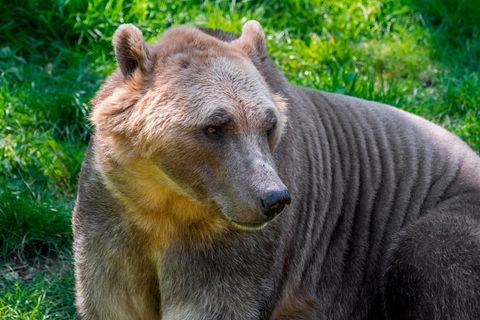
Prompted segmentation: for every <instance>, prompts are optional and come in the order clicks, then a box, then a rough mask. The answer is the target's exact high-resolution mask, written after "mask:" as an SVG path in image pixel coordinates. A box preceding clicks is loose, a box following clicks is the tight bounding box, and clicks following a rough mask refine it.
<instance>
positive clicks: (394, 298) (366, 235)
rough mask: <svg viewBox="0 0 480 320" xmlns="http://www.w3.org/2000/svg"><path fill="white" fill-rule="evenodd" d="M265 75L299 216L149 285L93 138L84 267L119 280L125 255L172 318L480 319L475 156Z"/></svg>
mask: <svg viewBox="0 0 480 320" xmlns="http://www.w3.org/2000/svg"><path fill="white" fill-rule="evenodd" d="M206 32H208V33H210V34H213V35H215V36H217V37H219V38H222V39H226V40H231V39H232V35H230V34H226V33H221V32H214V31H206ZM256 67H257V68H258V69H259V71H260V72H261V73H262V75H263V76H264V77H265V79H266V80H267V83H268V84H269V86H270V87H271V88H272V91H274V92H279V93H280V94H281V95H282V96H283V97H285V98H286V100H287V103H288V105H289V120H288V122H287V128H286V132H285V134H284V136H283V138H282V140H281V142H280V145H279V146H278V147H277V149H276V150H275V153H274V157H275V159H276V165H277V169H278V173H279V175H280V177H281V179H282V180H283V181H284V182H285V184H286V186H287V187H288V189H289V190H290V193H291V195H292V203H291V205H290V206H288V207H287V208H286V209H285V210H284V212H282V214H280V215H279V216H278V217H277V218H276V219H275V220H274V221H273V222H271V223H270V224H269V225H267V227H265V228H264V229H262V230H260V231H257V232H253V233H240V232H239V233H232V234H231V235H230V237H228V238H225V239H222V240H221V241H218V243H215V245H214V246H209V245H202V244H201V243H199V244H192V243H176V244H175V245H174V246H172V247H170V248H169V249H168V251H167V252H166V254H165V256H164V258H163V259H162V261H161V268H160V269H161V272H160V273H159V277H160V278H159V279H156V278H155V277H153V278H152V277H150V276H149V273H148V272H147V271H145V270H144V269H142V267H141V266H142V261H141V258H139V257H137V256H136V251H137V250H136V246H137V245H139V244H141V239H140V240H138V241H130V238H129V237H130V236H129V235H128V234H129V232H128V231H125V230H124V229H122V223H121V222H120V221H119V217H118V215H117V214H116V211H117V210H120V209H119V208H118V205H117V204H116V200H114V198H113V197H112V196H109V195H108V194H109V193H108V191H107V190H106V188H105V186H103V185H102V183H101V182H100V181H101V180H100V179H99V174H98V172H96V171H95V167H94V166H93V165H92V158H93V156H92V149H94V148H95V137H94V138H93V139H92V142H91V145H90V148H89V154H88V155H87V156H86V161H85V163H84V165H83V168H82V173H81V177H80V183H79V193H78V200H77V204H76V210H75V215H74V218H73V224H74V237H75V250H76V260H77V262H76V266H77V269H81V268H82V266H84V265H86V264H85V263H83V262H82V256H83V253H84V252H85V251H88V250H91V251H95V252H99V253H98V255H99V256H98V261H99V262H98V263H99V264H100V265H98V266H97V267H96V270H93V271H92V272H94V273H95V272H97V273H98V274H101V273H108V272H111V273H112V274H115V272H116V271H114V270H113V271H112V270H105V269H102V265H101V263H102V261H104V260H107V259H109V257H107V256H108V253H105V252H109V250H112V252H113V251H115V252H118V250H120V249H119V248H123V255H122V256H121V257H120V258H118V259H120V260H121V259H128V260H129V261H130V262H132V261H136V260H135V259H139V262H138V263H133V265H135V266H138V268H137V270H136V271H135V270H132V272H138V278H139V281H144V282H145V284H146V285H150V286H152V288H158V289H159V290H158V291H157V294H155V295H152V297H151V301H150V302H149V303H151V304H152V305H156V306H157V308H158V309H161V310H162V312H163V319H199V320H200V319H205V320H207V319H270V318H271V317H272V314H273V313H274V312H275V317H276V318H277V319H293V318H296V319H464V320H467V319H472V320H473V319H480V221H479V220H480V158H479V157H478V156H477V154H475V152H473V151H472V150H471V149H470V148H469V147H468V146H467V145H466V144H465V143H463V142H462V141H461V140H460V139H458V138H457V137H455V136H454V135H452V134H450V133H448V132H446V131H445V130H444V129H441V128H440V127H438V126H435V125H433V124H431V123H429V122H427V121H425V120H423V119H420V118H418V117H416V116H413V115H410V114H408V113H405V112H402V111H399V110H397V109H395V108H393V107H390V106H386V105H382V104H379V103H375V102H369V101H365V100H361V99H356V98H351V97H347V96H343V95H337V94H331V93H324V92H319V91H315V90H310V89H304V88H298V87H295V86H293V85H291V84H289V83H288V82H287V80H286V79H285V78H284V77H283V75H282V74H281V73H280V72H279V71H277V69H276V68H275V67H274V65H273V63H272V62H271V61H270V60H269V59H266V60H265V61H263V63H262V65H257V66H256ZM104 235H108V237H109V238H108V239H105V238H104ZM100 252H101V253H100ZM115 259H117V258H115ZM82 263H83V264H82ZM118 263H119V264H121V261H119V262H118ZM100 278H101V277H100ZM83 280H84V281H87V280H86V279H83ZM95 281H98V280H95ZM97 285H98V284H97ZM102 285H103V286H105V288H106V289H105V290H125V288H124V287H123V286H122V284H119V283H115V282H114V281H113V282H111V283H110V282H109V283H103V284H102ZM295 304H297V305H298V308H296V307H295ZM292 305H293V307H292ZM92 308H94V307H93V306H92ZM292 308H293V309H295V310H296V311H295V312H292ZM132 318H133V316H132ZM85 319H96V317H95V313H94V310H93V309H92V313H91V315H90V316H89V317H85Z"/></svg>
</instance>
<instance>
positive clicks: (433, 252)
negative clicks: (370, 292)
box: [384, 210, 480, 320]
mask: <svg viewBox="0 0 480 320" xmlns="http://www.w3.org/2000/svg"><path fill="white" fill-rule="evenodd" d="M472 211H476V212H474V214H472ZM479 214H480V210H479V211H477V210H469V213H464V212H453V211H449V212H445V211H443V212H437V213H435V212H431V213H429V214H427V215H425V216H424V217H422V218H421V219H420V220H419V221H417V222H415V223H414V224H412V225H411V226H409V227H407V228H406V229H405V230H403V231H402V232H401V233H400V234H399V236H398V239H397V241H396V245H395V246H394V247H393V248H392V250H391V251H390V258H389V260H388V265H387V269H386V273H385V283H384V302H385V305H384V307H385V312H386V318H387V319H388V320H394V319H421V320H427V319H428V320H436V319H442V320H443V319H445V320H448V319H459V320H460V319H461V320H474V319H477V320H478V319H480V223H479V219H478V216H479ZM475 215H476V217H475Z"/></svg>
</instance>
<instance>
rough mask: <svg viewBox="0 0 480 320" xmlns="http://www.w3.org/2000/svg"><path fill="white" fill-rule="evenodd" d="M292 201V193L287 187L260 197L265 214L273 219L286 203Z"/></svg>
mask: <svg viewBox="0 0 480 320" xmlns="http://www.w3.org/2000/svg"><path fill="white" fill-rule="evenodd" d="M290 201H291V198H290V193H289V192H288V190H286V189H285V190H280V191H271V192H269V193H267V194H266V195H265V196H264V197H263V198H261V199H260V203H261V205H262V210H263V214H264V215H265V216H266V217H267V218H269V219H273V218H274V217H275V216H276V215H277V214H279V213H280V212H281V211H282V210H283V208H285V205H286V204H290Z"/></svg>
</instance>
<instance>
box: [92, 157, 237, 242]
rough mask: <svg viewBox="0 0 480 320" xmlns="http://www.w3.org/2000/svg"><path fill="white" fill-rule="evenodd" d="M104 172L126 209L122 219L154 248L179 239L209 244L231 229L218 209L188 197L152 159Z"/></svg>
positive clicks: (107, 183)
mask: <svg viewBox="0 0 480 320" xmlns="http://www.w3.org/2000/svg"><path fill="white" fill-rule="evenodd" d="M109 166H110V168H109ZM101 171H102V172H104V175H103V176H104V180H105V183H106V186H107V188H108V189H109V190H110V192H112V194H113V196H115V197H116V198H118V199H119V200H120V201H121V203H122V204H123V206H124V210H123V212H122V218H123V219H125V220H126V221H127V222H129V223H133V225H134V226H136V227H137V229H138V230H140V232H143V233H144V234H145V235H147V236H148V237H149V238H150V239H151V241H152V245H153V246H154V247H165V246H168V245H169V244H170V243H172V242H173V241H178V240H179V239H181V240H187V241H193V242H199V241H200V242H202V243H204V242H209V241H212V240H213V239H215V238H216V237H217V236H218V235H220V234H222V233H224V232H225V231H226V230H227V229H228V228H229V226H228V222H227V221H226V220H225V219H224V218H222V217H221V215H220V214H219V213H218V212H217V211H216V209H215V208H212V207H208V206H205V205H203V204H201V203H199V202H197V201H195V200H193V199H191V198H190V197H188V196H186V195H184V192H182V190H181V189H180V188H179V187H178V186H177V185H175V184H174V182H172V181H171V180H170V179H169V178H168V177H167V176H166V175H165V174H164V173H163V172H162V171H161V170H160V168H159V167H158V166H157V165H156V164H155V163H154V162H153V161H151V160H147V159H137V160H133V161H129V162H128V163H127V164H124V165H118V164H116V165H114V166H113V167H112V164H111V163H110V164H106V165H104V168H103V169H102V170H101Z"/></svg>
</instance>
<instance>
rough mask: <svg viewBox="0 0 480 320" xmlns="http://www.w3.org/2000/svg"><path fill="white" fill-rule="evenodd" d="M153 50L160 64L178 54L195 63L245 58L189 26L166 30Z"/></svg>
mask: <svg viewBox="0 0 480 320" xmlns="http://www.w3.org/2000/svg"><path fill="white" fill-rule="evenodd" d="M153 49H154V52H155V54H156V56H157V59H159V60H161V61H162V62H166V61H167V60H168V59H169V58H171V57H173V56H178V55H179V54H183V56H184V57H188V58H191V59H192V60H197V61H198V60H202V59H207V58H212V57H246V55H245V53H243V52H242V51H241V50H239V49H238V48H235V47H234V46H232V45H231V44H230V43H228V42H224V41H222V40H220V39H218V38H215V37H213V36H211V35H209V34H206V33H204V32H202V31H201V30H199V29H196V28H194V27H189V26H177V27H173V28H171V29H168V30H167V31H166V32H165V33H164V34H163V35H162V37H161V39H160V40H159V41H158V42H157V43H156V44H155V45H154V46H153Z"/></svg>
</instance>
